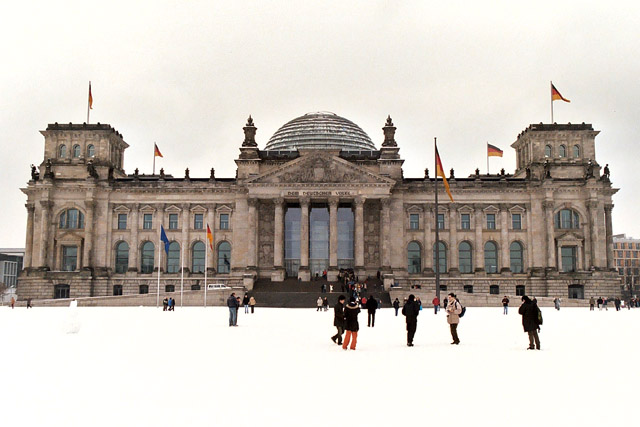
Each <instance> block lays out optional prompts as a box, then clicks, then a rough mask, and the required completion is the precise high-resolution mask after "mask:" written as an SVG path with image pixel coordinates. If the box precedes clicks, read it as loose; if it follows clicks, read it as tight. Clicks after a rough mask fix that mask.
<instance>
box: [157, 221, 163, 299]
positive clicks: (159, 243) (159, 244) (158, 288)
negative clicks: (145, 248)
mask: <svg viewBox="0 0 640 427" xmlns="http://www.w3.org/2000/svg"><path fill="white" fill-rule="evenodd" d="M159 230H160V229H159ZM159 230H158V287H157V290H156V308H158V307H160V266H161V265H162V253H161V252H160V246H162V245H161V240H160V231H159Z"/></svg>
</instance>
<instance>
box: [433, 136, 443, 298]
mask: <svg viewBox="0 0 640 427" xmlns="http://www.w3.org/2000/svg"><path fill="white" fill-rule="evenodd" d="M433 147H434V154H435V156H434V157H435V163H436V165H435V171H436V176H435V180H434V181H435V184H434V188H435V198H436V215H435V216H436V265H435V266H434V267H435V268H434V269H435V271H436V298H438V299H440V231H439V230H438V143H437V138H436V137H433ZM442 173H444V171H442Z"/></svg>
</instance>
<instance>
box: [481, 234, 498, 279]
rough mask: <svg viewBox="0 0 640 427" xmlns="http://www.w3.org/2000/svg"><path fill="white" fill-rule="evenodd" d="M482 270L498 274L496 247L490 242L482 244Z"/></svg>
mask: <svg viewBox="0 0 640 427" xmlns="http://www.w3.org/2000/svg"><path fill="white" fill-rule="evenodd" d="M484 270H485V271H486V272H487V273H497V272H498V245H496V244H495V243H494V242H491V241H489V242H487V243H485V244H484Z"/></svg>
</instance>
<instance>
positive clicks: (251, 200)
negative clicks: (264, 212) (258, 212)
mask: <svg viewBox="0 0 640 427" xmlns="http://www.w3.org/2000/svg"><path fill="white" fill-rule="evenodd" d="M247 204H248V205H249V206H250V207H253V208H255V207H256V206H258V198H257V197H249V198H248V199H247Z"/></svg>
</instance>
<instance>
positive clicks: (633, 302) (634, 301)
mask: <svg viewBox="0 0 640 427" xmlns="http://www.w3.org/2000/svg"><path fill="white" fill-rule="evenodd" d="M612 299H613V305H614V306H615V308H616V311H620V308H621V307H622V300H621V299H620V298H618V297H615V298H603V297H598V299H597V300H596V299H595V298H593V297H591V298H589V310H590V311H593V310H594V306H595V304H596V302H597V303H598V310H600V311H602V309H603V308H604V309H605V310H606V311H609V308H608V307H607V303H608V302H609V301H611V300H612ZM625 306H626V307H627V309H628V310H631V309H632V308H635V307H640V298H636V297H632V298H629V299H627V300H626V301H625Z"/></svg>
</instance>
